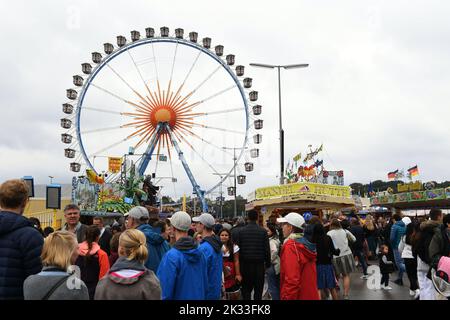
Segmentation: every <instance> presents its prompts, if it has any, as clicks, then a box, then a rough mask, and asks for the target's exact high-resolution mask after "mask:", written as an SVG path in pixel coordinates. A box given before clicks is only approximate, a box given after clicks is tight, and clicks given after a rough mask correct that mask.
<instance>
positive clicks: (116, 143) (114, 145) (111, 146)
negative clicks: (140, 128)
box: [87, 136, 132, 159]
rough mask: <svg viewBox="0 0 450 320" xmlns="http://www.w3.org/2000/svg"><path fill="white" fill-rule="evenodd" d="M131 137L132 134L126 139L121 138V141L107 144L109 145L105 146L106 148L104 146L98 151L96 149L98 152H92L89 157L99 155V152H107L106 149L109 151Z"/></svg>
mask: <svg viewBox="0 0 450 320" xmlns="http://www.w3.org/2000/svg"><path fill="white" fill-rule="evenodd" d="M131 138H132V137H131V136H128V137H126V138H124V139H120V140H119V141H116V142H114V143H112V144H110V145H109V146H107V147H105V148H103V149H101V150H98V151H96V152H93V153H91V154H90V155H88V156H87V157H88V159H90V158H92V157H94V156H98V155H99V154H101V153H103V152H105V151H108V150H110V149H112V148H114V147H117V146H118V145H120V144H121V143H124V142H125V141H128V140H130V139H131Z"/></svg>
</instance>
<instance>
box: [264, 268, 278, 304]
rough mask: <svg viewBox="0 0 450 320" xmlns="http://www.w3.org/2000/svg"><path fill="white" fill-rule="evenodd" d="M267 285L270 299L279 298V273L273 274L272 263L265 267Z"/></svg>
mask: <svg viewBox="0 0 450 320" xmlns="http://www.w3.org/2000/svg"><path fill="white" fill-rule="evenodd" d="M266 274H267V285H268V287H269V293H270V296H271V297H272V300H280V275H279V274H275V268H274V267H273V265H272V266H271V267H270V268H269V269H267V271H266Z"/></svg>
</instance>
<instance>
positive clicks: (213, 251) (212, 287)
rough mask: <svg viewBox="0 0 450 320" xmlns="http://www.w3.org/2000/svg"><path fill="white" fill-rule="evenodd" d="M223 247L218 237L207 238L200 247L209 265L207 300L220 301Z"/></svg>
mask: <svg viewBox="0 0 450 320" xmlns="http://www.w3.org/2000/svg"><path fill="white" fill-rule="evenodd" d="M222 245H223V244H222V242H221V241H220V238H219V237H218V236H211V237H205V238H204V239H203V240H202V243H201V244H200V247H199V249H200V251H201V252H203V254H204V255H205V257H206V261H207V264H208V292H207V293H206V300H220V295H221V289H222V272H223V258H222Z"/></svg>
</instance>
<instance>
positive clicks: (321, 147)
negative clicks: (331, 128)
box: [316, 143, 323, 153]
mask: <svg viewBox="0 0 450 320" xmlns="http://www.w3.org/2000/svg"><path fill="white" fill-rule="evenodd" d="M322 150H323V143H322V144H321V145H320V147H319V149H317V151H316V152H317V153H319V152H320V151H322Z"/></svg>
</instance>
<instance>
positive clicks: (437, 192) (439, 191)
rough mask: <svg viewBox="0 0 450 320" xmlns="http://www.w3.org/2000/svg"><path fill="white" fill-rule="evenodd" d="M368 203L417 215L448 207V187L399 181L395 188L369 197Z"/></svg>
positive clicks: (449, 195) (449, 204) (449, 207)
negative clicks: (432, 209)
mask: <svg viewBox="0 0 450 320" xmlns="http://www.w3.org/2000/svg"><path fill="white" fill-rule="evenodd" d="M370 204H371V206H373V207H385V208H388V209H390V210H392V211H393V212H395V211H397V210H401V211H402V212H404V213H409V214H407V215H416V216H419V215H423V214H425V213H426V210H429V209H431V208H439V209H450V187H447V188H435V185H434V184H433V183H423V184H422V183H421V182H420V181H416V182H414V183H413V182H411V183H407V184H403V183H399V184H398V185H397V188H395V190H393V189H390V190H388V192H384V193H383V194H377V195H375V196H373V197H371V198H370ZM418 212H419V213H418ZM414 213H415V214H414Z"/></svg>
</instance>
